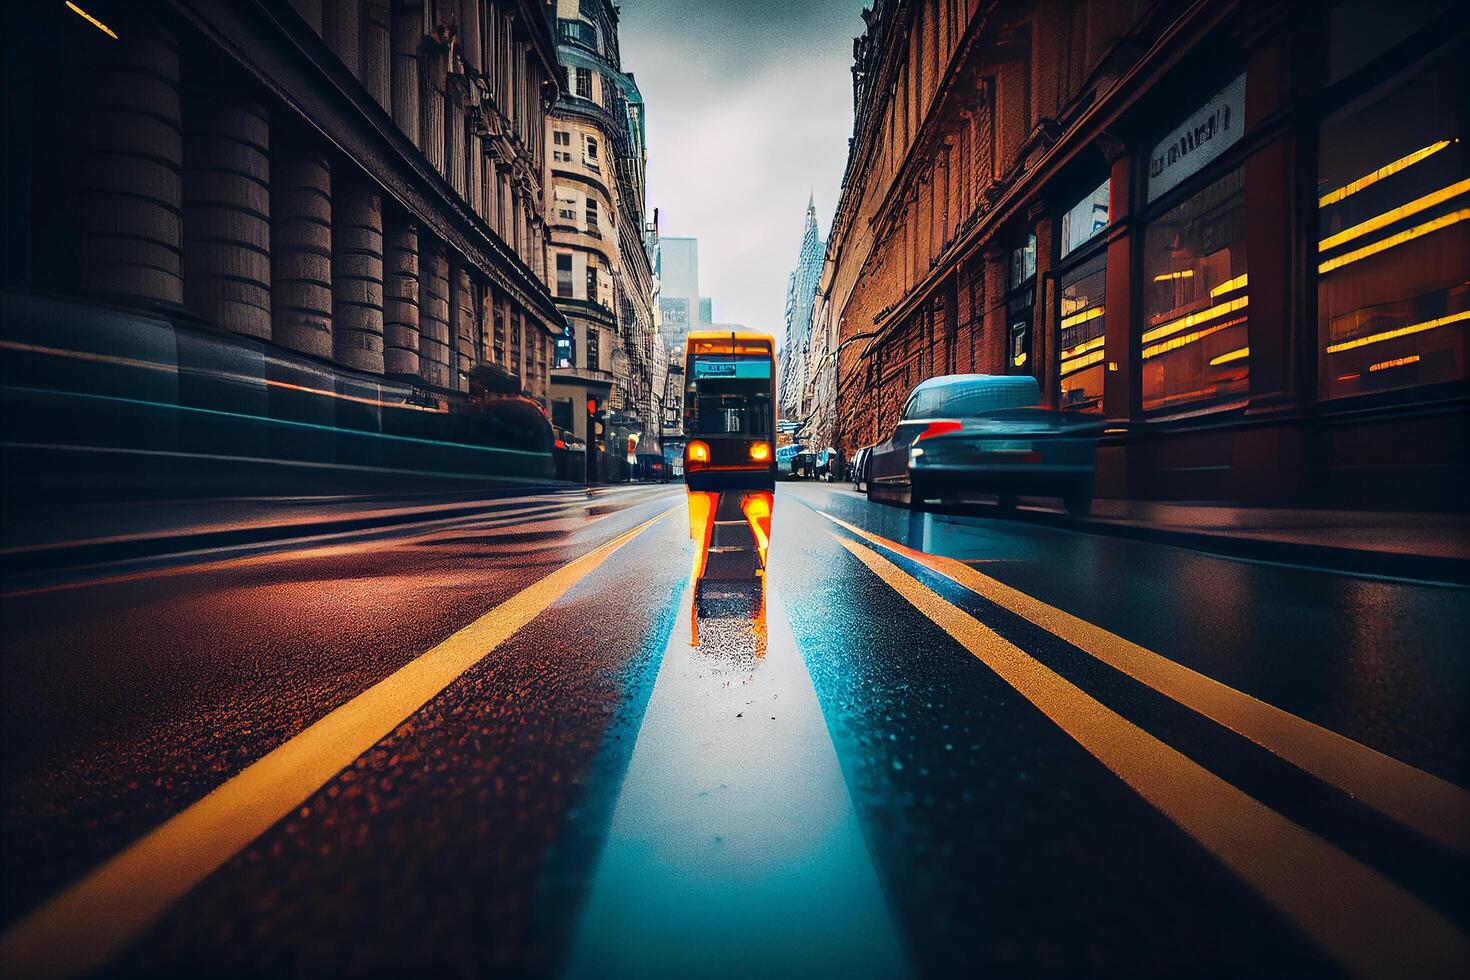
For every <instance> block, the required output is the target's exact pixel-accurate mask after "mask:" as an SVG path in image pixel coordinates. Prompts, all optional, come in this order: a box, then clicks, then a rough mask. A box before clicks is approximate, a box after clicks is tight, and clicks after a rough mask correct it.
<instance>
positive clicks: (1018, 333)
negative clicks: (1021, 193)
mask: <svg viewBox="0 0 1470 980" xmlns="http://www.w3.org/2000/svg"><path fill="white" fill-rule="evenodd" d="M1006 286H1007V289H1006V322H1007V324H1008V325H1009V326H1008V330H1007V346H1006V361H1007V363H1009V365H1010V368H1011V370H1013V371H1017V372H1026V373H1029V372H1030V371H1031V367H1030V366H1029V365H1030V362H1031V319H1032V317H1033V316H1034V315H1035V309H1036V236H1035V235H1027V236H1026V242H1025V244H1023V245H1020V246H1018V247H1017V248H1014V249H1012V250H1011V264H1010V273H1009V275H1008V276H1007V278H1006Z"/></svg>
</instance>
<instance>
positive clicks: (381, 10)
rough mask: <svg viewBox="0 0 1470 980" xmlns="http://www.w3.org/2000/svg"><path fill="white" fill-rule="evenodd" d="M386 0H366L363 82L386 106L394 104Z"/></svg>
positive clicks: (386, 107)
mask: <svg viewBox="0 0 1470 980" xmlns="http://www.w3.org/2000/svg"><path fill="white" fill-rule="evenodd" d="M389 19H390V14H389V12H388V2H387V0H367V5H366V6H365V7H364V8H363V16H362V75H361V76H360V77H361V78H362V84H363V86H364V87H365V88H366V89H367V90H368V92H370V93H371V94H372V97H373V99H374V100H376V101H377V103H378V105H380V106H382V107H383V108H384V109H388V110H390V111H391V110H392V107H393V94H392V93H393V83H392V76H393V69H392V64H391V62H392V55H391V53H390V51H389V42H388V34H389Z"/></svg>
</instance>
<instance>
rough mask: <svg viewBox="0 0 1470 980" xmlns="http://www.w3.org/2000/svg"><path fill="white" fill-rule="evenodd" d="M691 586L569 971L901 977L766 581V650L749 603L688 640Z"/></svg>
mask: <svg viewBox="0 0 1470 980" xmlns="http://www.w3.org/2000/svg"><path fill="white" fill-rule="evenodd" d="M693 593H694V589H693V588H692V587H690V588H686V589H685V590H684V596H683V599H682V602H681V605H680V612H679V615H678V616H677V617H676V618H675V620H674V623H675V626H674V629H673V630H672V632H671V634H670V637H669V641H668V644H667V647H666V649H665V652H664V655H663V661H662V663H661V664H660V666H659V672H658V677H657V678H656V680H655V681H654V688H653V691H652V693H651V694H650V696H649V700H648V706H647V709H646V711H645V713H644V716H643V723H642V725H641V726H640V727H639V731H638V737H637V741H636V742H635V743H634V748H633V754H632V756H631V757H630V759H629V763H628V771H627V775H626V776H625V777H624V780H623V784H622V787H621V789H620V790H619V793H618V800H617V804H616V807H615V809H614V811H613V816H612V821H611V823H610V825H609V828H608V835H607V840H606V843H605V845H604V847H603V850H602V854H601V856H600V857H599V859H598V861H597V865H596V870H595V871H594V873H593V876H592V881H591V885H590V887H589V890H588V897H587V901H586V905H585V911H584V912H583V914H582V917H581V921H580V923H579V924H578V929H577V932H576V938H575V941H574V943H573V946H572V952H571V955H570V956H569V957H568V966H567V969H566V971H565V974H564V975H565V976H566V977H567V978H568V980H579V978H582V977H588V978H591V977H596V978H604V977H613V978H619V977H627V978H632V977H637V978H640V980H657V978H663V977H669V978H674V977H679V978H682V977H692V976H705V977H744V978H749V977H756V978H759V977H772V976H841V977H854V978H856V977H885V978H886V977H902V976H904V975H906V974H907V973H908V969H907V964H906V961H905V959H904V955H903V952H902V948H901V944H900V942H899V939H898V931H897V929H896V928H895V927H894V924H893V921H892V918H891V915H890V913H889V911H888V908H887V905H886V903H885V902H884V899H883V893H882V889H881V886H880V885H879V882H878V875H877V872H876V871H875V870H874V868H873V862H872V858H871V856H870V855H869V853H868V849H867V845H866V843H865V842H864V839H863V835H862V830H861V828H860V826H859V824H858V820H857V813H856V810H855V808H854V806H853V803H852V799H851V796H850V794H849V792H848V789H847V783H846V780H845V779H844V778H843V775H842V768H841V765H840V763H839V762H838V759H837V751H836V749H835V748H834V747H833V745H832V737H831V734H830V733H829V731H828V729H827V725H826V721H825V720H824V718H823V716H822V709H821V705H820V703H819V702H818V700H817V695H816V691H815V689H814V688H813V686H812V681H811V676H810V675H809V674H808V672H807V669H806V665H805V663H804V661H803V659H802V655H801V650H800V648H799V647H798V645H797V641H796V637H795V636H793V635H792V632H791V626H790V623H789V622H788V620H787V617H786V612H785V609H784V608H783V606H782V603H781V600H780V594H779V589H778V588H777V586H776V584H775V583H772V585H771V587H770V589H769V593H768V595H767V598H766V602H767V608H766V616H765V630H766V633H765V648H764V656H762V655H761V653H760V652H759V651H760V649H761V645H760V637H759V630H760V629H761V626H760V621H759V618H754V619H752V621H751V622H750V623H749V624H748V625H744V624H738V623H732V622H729V621H724V622H721V623H720V624H718V628H717V627H716V626H715V625H714V624H711V623H709V622H708V621H707V622H706V623H705V628H704V629H703V630H701V633H702V645H701V646H699V647H692V646H691V642H692V639H693V636H692V611H693V610H692V602H693ZM742 626H743V628H742ZM747 645H748V648H747Z"/></svg>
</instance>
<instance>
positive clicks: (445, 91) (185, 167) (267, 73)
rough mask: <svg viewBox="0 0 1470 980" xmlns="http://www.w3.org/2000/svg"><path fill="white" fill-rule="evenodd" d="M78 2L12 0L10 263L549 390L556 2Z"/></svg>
mask: <svg viewBox="0 0 1470 980" xmlns="http://www.w3.org/2000/svg"><path fill="white" fill-rule="evenodd" d="M83 6H85V8H86V11H85V13H86V16H85V17H84V16H82V15H80V14H78V13H76V12H74V11H72V10H70V9H68V8H67V7H66V6H64V5H62V4H59V3H58V4H44V5H42V4H34V5H22V7H25V8H28V9H25V10H23V11H22V10H21V9H19V8H12V9H10V10H8V11H7V37H6V59H5V60H6V61H7V63H8V72H7V86H6V92H5V96H4V97H5V100H6V112H7V117H8V122H11V123H14V124H15V128H13V129H12V128H11V126H7V132H9V133H10V134H11V135H12V140H11V142H10V149H9V150H7V154H8V156H9V159H8V161H7V165H6V166H7V171H8V172H7V174H6V181H5V184H6V193H7V195H8V196H10V198H11V199H10V200H8V201H7V208H6V232H5V241H4V244H5V249H6V255H5V263H4V265H5V271H4V275H5V277H6V283H7V285H8V286H11V287H19V288H21V289H25V290H35V291H41V292H46V293H52V294H63V295H66V296H74V297H79V298H86V299H88V300H95V301H99V302H102V303H106V304H110V305H113V306H122V307H131V308H135V309H141V310H147V311H149V312H150V313H151V314H155V315H162V316H165V317H170V318H182V319H183V320H187V321H190V322H193V323H200V322H202V323H203V324H204V325H206V326H208V327H212V328H216V329H219V330H224V331H228V332H232V333H235V334H243V335H248V336H250V337H254V338H259V339H260V340H263V341H267V342H269V343H270V344H272V345H276V346H277V347H279V348H281V349H283V350H285V351H290V352H293V353H294V354H299V355H305V356H306V357H308V358H313V359H316V360H317V361H318V362H319V363H320V364H322V365H326V366H329V367H330V368H331V369H332V370H336V371H339V372H343V375H344V376H346V375H348V374H351V375H352V376H354V377H360V376H363V375H366V376H368V377H369V378H372V377H376V378H383V379H394V380H395V381H398V382H411V383H412V385H413V387H414V389H415V390H416V391H417V392H418V395H417V396H416V397H417V398H419V399H420V400H422V401H424V402H427V403H438V404H440V405H444V404H447V403H450V402H462V401H464V399H465V398H466V396H467V395H468V394H469V393H470V392H471V390H472V384H473V383H478V381H476V379H480V380H483V379H484V378H485V377H486V376H487V370H488V374H489V375H490V376H492V377H494V378H496V379H497V380H495V381H494V382H493V383H494V385H495V386H496V387H497V389H498V390H512V389H514V388H519V389H520V390H522V391H523V392H524V393H525V394H527V395H529V396H530V397H531V398H534V399H536V400H537V401H539V402H540V403H541V404H542V405H543V406H545V404H546V398H547V392H548V386H549V379H550V366H551V345H552V340H553V337H554V336H556V335H559V334H560V333H561V330H562V322H563V321H562V317H561V315H560V313H558V311H557V310H556V307H555V305H554V304H553V303H552V300H551V296H550V292H549V290H548V289H547V287H546V285H545V283H544V275H545V270H546V240H547V234H546V225H545V220H544V214H543V201H544V192H543V182H544V173H545V158H544V146H545V139H544V132H545V128H544V121H545V110H546V107H547V105H548V104H549V103H550V102H551V101H552V100H554V99H555V97H556V95H557V93H558V91H559V89H558V86H559V79H560V77H561V76H560V74H559V72H558V71H557V70H556V56H555V44H554V40H553V34H552V27H551V21H550V18H549V15H548V11H547V8H546V7H545V5H544V4H543V3H541V2H539V0H292V2H290V3H286V2H264V0H261V2H253V0H219V2H195V0H142V2H132V3H122V2H115V0H101V2H97V3H88V4H85V5H83ZM482 368H485V369H486V370H477V369H482ZM507 386H509V388H507Z"/></svg>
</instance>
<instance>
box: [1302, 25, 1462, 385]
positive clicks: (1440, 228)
mask: <svg viewBox="0 0 1470 980" xmlns="http://www.w3.org/2000/svg"><path fill="white" fill-rule="evenodd" d="M1466 58H1467V52H1466V50H1465V46H1464V45H1463V44H1458V45H1455V46H1452V47H1450V48H1446V49H1444V50H1442V51H1441V52H1440V53H1439V54H1438V55H1435V56H1432V57H1430V58H1427V59H1424V60H1423V61H1421V62H1419V63H1418V64H1416V65H1415V66H1414V67H1412V68H1410V69H1409V70H1407V71H1405V72H1403V73H1401V74H1399V75H1398V76H1396V77H1394V78H1392V79H1389V80H1388V81H1387V82H1385V83H1383V84H1381V85H1379V86H1378V87H1377V88H1374V89H1372V90H1370V91H1369V92H1367V93H1365V94H1364V95H1363V96H1361V97H1360V98H1358V99H1356V100H1354V101H1353V102H1351V103H1349V104H1348V105H1346V106H1344V107H1343V108H1342V109H1340V110H1339V111H1337V112H1335V113H1333V114H1332V115H1330V116H1328V117H1327V118H1326V119H1324V120H1323V122H1322V128H1321V147H1320V152H1319V153H1318V161H1319V163H1318V167H1319V169H1318V175H1317V194H1318V197H1317V215H1318V217H1317V234H1318V242H1317V250H1318V251H1317V276H1318V278H1317V315H1318V337H1319V359H1318V365H1319V368H1318V377H1319V393H1320V395H1321V396H1322V397H1323V398H1342V397H1347V396H1351V395H1360V394H1366V393H1370V392H1375V391H1385V390H1390V389H1401V388H1412V387H1417V386H1421V385H1433V384H1438V383H1442V382H1449V381H1458V380H1462V379H1464V378H1465V377H1466V363H1465V330H1466V327H1467V326H1470V180H1467V179H1465V172H1466V164H1467V160H1466V153H1465V146H1464V143H1463V142H1462V141H1463V133H1461V122H1462V120H1463V118H1464V112H1465V109H1466V105H1465V97H1464V89H1463V87H1462V86H1463V69H1462V68H1461V67H1460V66H1462V65H1463V64H1464V63H1465V61H1466Z"/></svg>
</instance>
